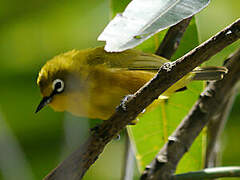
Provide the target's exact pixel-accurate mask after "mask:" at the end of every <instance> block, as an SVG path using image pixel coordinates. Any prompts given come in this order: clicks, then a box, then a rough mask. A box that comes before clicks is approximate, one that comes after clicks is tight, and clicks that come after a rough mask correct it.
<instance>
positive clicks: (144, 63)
mask: <svg viewBox="0 0 240 180" xmlns="http://www.w3.org/2000/svg"><path fill="white" fill-rule="evenodd" d="M87 54H88V55H87V58H86V60H87V63H88V64H89V65H99V64H104V65H106V66H108V67H110V68H125V69H131V70H150V71H152V70H158V69H159V68H160V67H161V66H162V65H163V64H164V63H166V62H169V61H168V60H167V59H165V58H162V57H160V56H156V55H154V54H149V53H144V52H141V51H137V50H134V49H130V50H126V51H123V52H117V53H109V52H106V51H105V50H104V48H103V47H98V48H95V49H90V50H89V51H88V53H87Z"/></svg>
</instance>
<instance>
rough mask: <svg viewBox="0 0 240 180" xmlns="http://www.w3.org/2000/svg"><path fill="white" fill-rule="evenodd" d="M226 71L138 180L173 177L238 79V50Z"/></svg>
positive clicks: (208, 88)
mask: <svg viewBox="0 0 240 180" xmlns="http://www.w3.org/2000/svg"><path fill="white" fill-rule="evenodd" d="M226 67H227V68H228V70H229V72H228V74H227V75H225V77H224V78H223V80H221V81H217V82H214V83H210V84H209V85H208V86H207V88H206V90H205V91H204V93H203V94H202V95H201V96H200V98H199V100H198V101H197V102H196V103H195V105H194V106H193V108H192V109H191V110H190V112H189V113H188V115H187V116H186V117H185V118H184V119H183V121H182V122H181V124H180V125H179V126H178V127H177V129H176V130H175V131H174V132H173V134H172V135H171V137H170V138H169V140H168V142H167V143H166V144H165V145H164V147H163V148H162V149H161V150H160V152H159V153H158V155H157V156H156V157H155V159H154V160H153V161H152V163H151V164H150V165H149V166H148V167H147V168H146V170H145V172H144V173H143V175H142V177H141V179H142V180H146V179H147V180H150V179H151V180H153V179H154V180H156V179H158V180H159V179H164V180H168V179H172V175H173V173H174V172H175V169H176V167H177V164H178V162H179V160H180V159H181V158H182V156H183V155H184V154H185V153H186V152H187V150H188V149H189V148H190V146H191V144H192V143H193V141H194V140H195V138H196V137H197V136H198V135H199V133H200V132H201V130H202V129H203V127H204V126H205V125H206V123H207V122H208V121H209V119H211V118H213V117H214V116H217V115H218V114H219V113H221V112H220V110H221V109H223V106H224V105H225V104H226V102H227V101H228V100H229V98H230V97H231V96H232V92H233V91H232V90H233V89H234V88H235V85H236V84H237V82H238V81H239V80H240V49H239V50H238V51H237V52H236V53H235V54H234V56H233V57H232V58H231V59H230V60H229V62H228V63H227V64H226Z"/></svg>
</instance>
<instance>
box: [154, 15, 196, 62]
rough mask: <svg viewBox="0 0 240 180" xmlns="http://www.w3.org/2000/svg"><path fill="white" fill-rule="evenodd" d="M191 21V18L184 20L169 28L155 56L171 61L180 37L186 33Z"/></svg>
mask: <svg viewBox="0 0 240 180" xmlns="http://www.w3.org/2000/svg"><path fill="white" fill-rule="evenodd" d="M191 19H192V17H189V18H187V19H184V20H182V21H181V22H179V23H178V24H176V25H175V26H172V27H171V28H169V30H168V31H167V34H166V35H165V37H164V39H163V41H162V42H161V44H160V46H159V47H158V49H157V51H156V52H155V54H157V55H159V56H162V57H165V58H167V59H171V57H172V56H173V54H174V53H175V52H176V50H177V48H178V47H179V44H180V41H181V39H182V36H183V34H184V32H185V31H186V29H187V27H188V25H189V23H190V21H191Z"/></svg>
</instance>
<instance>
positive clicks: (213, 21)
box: [0, 0, 240, 180]
mask: <svg viewBox="0 0 240 180" xmlns="http://www.w3.org/2000/svg"><path fill="white" fill-rule="evenodd" d="M0 3H1V6H0V35H1V38H0V54H1V60H0V82H1V85H0V94H1V95H0V179H4V180H15V179H18V180H22V179H23V180H33V179H34V180H38V179H42V178H43V177H44V176H45V175H46V174H48V173H49V171H50V170H52V169H53V168H55V167H56V165H57V164H58V163H59V162H60V161H61V160H63V159H64V158H65V157H66V156H67V155H68V154H69V153H70V152H72V151H73V150H74V149H76V147H77V146H78V145H79V144H81V143H82V142H83V141H84V140H85V138H86V137H87V135H88V133H89V131H88V129H89V127H91V126H92V125H91V124H90V125H89V122H88V120H86V119H83V118H76V117H73V116H72V115H70V114H68V113H57V112H54V111H53V110H52V109H50V108H45V109H43V110H42V111H41V112H40V113H39V114H34V111H35V108H36V106H37V105H38V103H39V101H40V99H41V97H40V93H39V89H38V88H37V85H36V78H37V75H38V71H39V70H40V68H41V66H42V65H43V64H44V63H45V62H46V61H47V60H48V59H51V58H52V57H53V56H55V55H57V54H59V53H62V52H65V51H68V50H71V49H82V48H88V47H95V46H97V45H101V44H103V43H101V42H97V40H96V39H97V36H98V35H99V34H100V33H101V31H102V30H103V28H104V27H105V26H106V24H107V23H108V21H109V16H110V2H109V0H102V1H99V0H88V1H87V0H81V1H80V0H69V1H64V0H48V1H46V0H42V1H35V0H25V1H24V2H23V1H18V0H0ZM239 9H240V1H239V0H229V1H225V0H214V1H212V2H211V4H210V5H209V6H208V7H207V8H206V9H204V10H203V11H202V12H200V13H199V14H198V15H197V22H198V25H199V26H198V28H199V36H200V39H201V41H204V40H206V39H207V38H209V37H210V36H212V35H214V34H215V33H216V32H218V31H219V30H221V29H222V28H223V27H225V26H226V25H228V24H230V23H232V22H233V21H234V20H236V19H237V18H239V17H240V12H239ZM237 46H238V47H239V42H238V43H235V44H234V45H232V46H231V47H229V48H227V49H225V50H224V51H222V52H221V53H220V54H219V55H218V56H215V57H214V58H213V61H212V62H213V63H215V64H221V61H219V59H221V60H222V59H223V57H227V55H228V54H229V53H231V52H232V49H233V48H236V47H237ZM212 62H211V63H212ZM239 107H240V97H239V96H238V98H237V100H236V101H235V105H234V107H233V110H232V113H231V116H230V118H229V121H228V123H227V125H226V128H225V131H224V134H223V135H222V142H223V143H222V144H223V147H222V153H223V158H222V160H223V165H240V157H239V154H240V143H238V142H239V140H238V136H239V132H240V131H239V129H240V121H239V115H240V109H239ZM123 140H124V138H121V140H120V141H113V142H111V143H110V144H109V145H108V146H107V148H106V150H105V152H104V154H103V155H101V157H100V159H99V160H98V161H97V163H96V164H94V165H93V167H92V168H91V169H90V171H89V172H87V174H86V176H85V178H84V179H86V180H87V179H120V176H121V175H120V174H121V171H122V164H123V155H124V141H123ZM109 170H110V171H109Z"/></svg>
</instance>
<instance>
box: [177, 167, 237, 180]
mask: <svg viewBox="0 0 240 180" xmlns="http://www.w3.org/2000/svg"><path fill="white" fill-rule="evenodd" d="M221 177H240V167H216V168H207V169H203V170H201V171H194V172H189V173H184V174H177V175H174V177H173V180H192V179H194V180H202V179H214V178H221Z"/></svg>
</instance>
